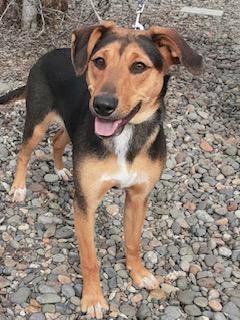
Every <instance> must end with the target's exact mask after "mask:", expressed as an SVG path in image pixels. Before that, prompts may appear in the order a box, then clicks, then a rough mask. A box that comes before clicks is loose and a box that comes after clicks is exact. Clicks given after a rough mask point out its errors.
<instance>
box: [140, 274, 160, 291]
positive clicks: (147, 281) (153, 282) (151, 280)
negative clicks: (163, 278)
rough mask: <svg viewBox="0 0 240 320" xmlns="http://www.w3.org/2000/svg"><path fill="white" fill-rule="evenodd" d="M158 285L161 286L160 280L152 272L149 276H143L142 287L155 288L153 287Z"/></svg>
mask: <svg viewBox="0 0 240 320" xmlns="http://www.w3.org/2000/svg"><path fill="white" fill-rule="evenodd" d="M158 286H159V282H158V280H157V279H156V278H155V277H154V276H153V275H152V274H149V275H148V276H146V277H143V278H142V283H141V287H142V288H146V289H148V290H153V289H156V288H157V287H158Z"/></svg>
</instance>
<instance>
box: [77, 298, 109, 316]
mask: <svg viewBox="0 0 240 320" xmlns="http://www.w3.org/2000/svg"><path fill="white" fill-rule="evenodd" d="M107 310H108V304H107V302H106V300H105V299H104V297H103V295H102V294H99V295H97V294H94V293H93V294H91V295H89V294H88V295H84V296H83V297H82V300H81V311H82V312H83V313H86V314H87V316H89V317H91V318H95V319H103V315H104V313H105V312H106V311H107Z"/></svg>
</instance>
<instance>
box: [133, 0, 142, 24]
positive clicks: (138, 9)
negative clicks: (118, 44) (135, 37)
mask: <svg viewBox="0 0 240 320" xmlns="http://www.w3.org/2000/svg"><path fill="white" fill-rule="evenodd" d="M144 6H145V0H138V6H137V10H136V14H137V16H136V20H135V23H134V24H133V26H132V27H133V28H134V29H135V30H137V29H139V30H144V26H143V25H142V24H141V23H140V22H139V20H140V17H141V14H142V13H143V10H144Z"/></svg>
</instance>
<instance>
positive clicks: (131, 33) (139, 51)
mask: <svg viewBox="0 0 240 320" xmlns="http://www.w3.org/2000/svg"><path fill="white" fill-rule="evenodd" d="M72 62H73V66H74V69H75V72H76V75H78V76H79V75H81V74H83V73H84V72H85V71H86V77H87V83H88V88H89V92H90V94H91V99H90V105H89V107H90V110H91V112H92V114H93V116H94V117H95V133H96V134H98V135H101V136H107V137H110V136H113V135H115V134H118V133H119V132H121V130H122V129H123V127H124V126H125V125H126V124H127V123H133V124H138V123H141V122H143V121H146V120H148V119H149V118H150V117H151V116H152V115H153V114H154V113H155V112H156V110H157V109H158V107H159V97H160V93H161V91H162V87H163V83H164V76H165V75H166V73H167V71H168V69H169V67H170V66H171V65H173V64H179V63H182V64H183V65H184V66H185V67H186V68H187V69H188V70H189V71H190V72H191V73H193V74H199V73H200V72H201V68H202V57H201V56H200V55H198V54H197V53H195V52H194V51H193V50H192V49H191V48H190V47H189V46H188V44H187V43H186V42H185V41H184V40H183V39H182V38H181V36H180V35H179V34H178V33H177V32H176V31H174V30H172V29H168V28H161V27H152V28H150V29H149V30H148V31H138V30H137V31H136V30H132V29H123V28H119V27H117V26H116V25H115V24H114V23H112V22H105V23H103V24H102V25H99V26H92V27H83V28H80V29H79V30H77V31H74V32H73V34H72Z"/></svg>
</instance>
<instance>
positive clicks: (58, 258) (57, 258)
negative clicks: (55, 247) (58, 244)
mask: <svg viewBox="0 0 240 320" xmlns="http://www.w3.org/2000/svg"><path fill="white" fill-rule="evenodd" d="M52 259H53V262H57V263H60V262H63V261H65V256H64V255H63V254H62V253H57V254H55V255H54V256H53V257H52Z"/></svg>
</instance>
